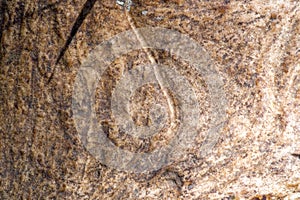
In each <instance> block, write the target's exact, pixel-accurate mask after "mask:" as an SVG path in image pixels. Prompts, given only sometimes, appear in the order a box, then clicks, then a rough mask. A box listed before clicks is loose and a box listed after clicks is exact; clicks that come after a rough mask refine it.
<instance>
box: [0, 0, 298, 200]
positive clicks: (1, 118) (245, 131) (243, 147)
mask: <svg viewBox="0 0 300 200" xmlns="http://www.w3.org/2000/svg"><path fill="white" fill-rule="evenodd" d="M84 3H85V1H82V0H76V1H70V0H65V1H56V0H51V1H44V0H27V1H26V0H20V1H18V0H12V1H5V0H4V1H2V3H1V5H0V22H1V24H0V28H1V29H0V36H1V44H0V63H1V68H0V71H1V73H0V103H1V107H0V133H1V134H0V144H1V145H0V154H1V155H0V156H1V160H0V176H1V179H0V181H1V182H0V199H22V198H23V199H168V198H169V199H221V198H223V199H300V173H299V168H300V159H299V155H300V125H299V124H300V111H299V110H300V62H299V61H300V2H299V1H296V0H294V1H292V0H289V1H271V0H263V1H259V0H252V1H250V0H249V1H248V0H245V1H233V0H225V1H204V0H203V1H202V0H197V1H195V0H167V1H158V0H154V1H145V0H140V1H137V0H136V1H133V5H132V6H131V11H130V13H131V15H132V18H133V20H134V22H135V24H136V26H137V27H144V26H154V27H155V26H160V27H165V28H170V29H174V30H178V31H180V32H181V33H184V34H187V35H189V36H190V37H191V38H193V39H195V40H196V41H197V42H198V43H199V44H201V46H203V47H204V48H205V49H206V51H207V52H208V53H209V54H210V56H211V58H212V59H213V61H214V63H215V65H216V68H217V70H218V72H219V73H220V75H221V76H222V77H223V78H224V83H225V86H224V90H225V92H226V95H227V99H228V107H227V121H226V124H225V126H224V128H223V129H222V131H221V133H220V135H221V137H220V138H219V141H218V143H217V145H216V146H215V147H214V149H213V151H212V153H211V154H210V155H207V157H205V158H202V157H200V156H199V151H197V150H198V148H199V146H201V144H200V143H201V136H199V146H197V145H196V146H195V148H194V149H191V150H190V152H189V153H188V154H187V155H186V157H185V158H183V159H182V160H178V161H176V162H175V163H174V164H172V165H170V166H167V167H164V168H163V169H161V170H159V171H156V172H151V173H148V174H134V173H132V174H129V173H126V172H119V171H117V170H114V169H111V168H109V167H107V166H103V165H101V163H99V162H97V160H95V159H94V158H93V157H92V156H91V155H90V154H89V153H88V152H87V151H86V150H85V149H84V148H83V146H82V145H81V142H80V140H79V138H78V134H77V132H76V129H75V128H74V124H73V120H72V110H71V103H72V89H73V83H74V79H75V76H76V72H77V70H78V69H79V67H80V64H81V63H82V62H83V60H84V58H85V57H86V56H87V55H88V53H89V52H90V51H91V50H92V49H93V48H95V47H96V46H97V45H98V44H99V43H100V42H101V41H104V40H106V39H108V38H110V37H112V36H114V35H116V34H117V33H120V32H122V31H125V30H130V29H131V27H130V25H129V23H128V21H127V18H126V16H125V14H124V11H123V10H122V9H121V7H120V6H117V5H115V2H114V1H110V0H104V1H97V2H96V4H95V6H94V7H93V9H92V10H91V12H90V14H89V15H88V16H87V18H86V19H85V21H84V22H83V24H82V26H81V27H80V29H79V31H78V32H77V34H76V35H75V37H74V38H73V40H72V43H71V44H70V46H69V48H68V49H67V51H66V53H65V55H64V56H63V58H62V59H61V61H60V62H59V64H58V65H56V67H55V62H56V59H57V56H58V55H59V52H60V51H61V48H62V47H63V46H64V44H65V41H66V40H67V38H68V37H69V33H70V31H71V29H72V26H73V23H74V22H75V20H76V18H77V16H78V14H79V12H80V10H81V9H82V7H83V5H84ZM153 54H154V56H155V58H156V59H157V60H159V61H160V62H161V63H163V64H166V63H167V64H168V63H169V64H170V65H171V63H173V64H174V65H176V63H177V66H178V63H180V64H181V65H182V66H183V70H182V73H183V74H184V73H185V72H184V69H186V68H187V69H188V63H181V62H182V61H178V60H177V59H176V58H172V59H170V56H169V55H168V54H167V53H164V52H159V51H156V52H153ZM126 56H127V57H126V58H125V57H124V58H120V59H119V60H117V61H116V62H115V63H114V64H112V66H111V68H110V70H108V72H107V74H106V75H105V77H106V79H105V80H107V83H108V84H107V85H106V86H105V88H100V89H99V90H101V91H102V93H104V94H108V99H109V93H110V91H111V89H112V88H113V86H114V85H115V81H116V80H117V79H118V71H117V70H118V66H119V68H124V67H125V66H127V67H128V65H129V66H135V65H137V64H140V63H145V62H148V61H147V58H146V55H145V53H143V52H139V53H137V52H132V53H131V54H129V55H126ZM128 63H129V64H128ZM115 66H116V67H117V68H114V67H115ZM114 69H116V71H114ZM52 73H53V74H54V75H53V76H51V74H52ZM186 74H187V76H190V79H191V80H195V82H199V84H200V83H201V81H202V82H203V80H201V77H200V78H199V76H196V75H195V74H190V75H189V73H186ZM193 76H194V78H193ZM51 77H52V78H51ZM195 85H197V84H196V83H195ZM202 85H203V87H204V86H205V83H202ZM196 88H197V87H196ZM198 89H199V88H198ZM101 91H99V92H100V93H101ZM103 91H104V92H103ZM105 91H107V93H105ZM203 91H205V87H204V89H202V92H203ZM204 93H205V92H204ZM136 95H137V97H139V96H141V94H139V93H137V94H136ZM147 95H150V96H151V93H150V94H147ZM197 95H198V97H199V101H200V100H201V91H199V93H197ZM205 95H207V94H206V93H205V94H203V96H205ZM150 100H151V98H150ZM202 101H203V102H205V98H203V99H202ZM99 106H100V107H101V105H99ZM106 106H107V105H106ZM208 107H209V106H208ZM208 109H209V108H208ZM104 114H105V113H104ZM203 114H204V115H205V111H204V113H203ZM100 115H101V113H100ZM107 115H109V113H108V114H107ZM143 116H144V113H143ZM140 118H141V119H144V118H143V117H140ZM142 123H144V122H142ZM145 123H146V122H145ZM203 131H205V128H204V129H203ZM111 135H112V136H111V137H112V139H114V140H118V138H119V137H120V136H119V135H117V133H115V132H114V131H112V132H111ZM125 141H126V145H128V146H127V147H125V148H128V149H133V150H137V151H138V150H139V149H143V148H146V149H147V148H149V147H145V146H143V144H139V143H138V142H136V143H134V141H131V140H128V139H127V140H125ZM132 143H134V144H132ZM116 144H117V145H119V146H122V140H118V141H117V142H116Z"/></svg>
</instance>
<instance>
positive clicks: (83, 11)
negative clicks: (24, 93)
mask: <svg viewBox="0 0 300 200" xmlns="http://www.w3.org/2000/svg"><path fill="white" fill-rule="evenodd" d="M95 3H96V0H87V1H86V2H85V4H84V5H83V8H82V9H81V11H80V14H79V15H78V17H77V18H76V21H75V23H74V25H73V27H72V29H71V32H70V34H69V36H68V38H67V40H66V42H65V45H64V46H63V47H62V49H61V50H60V53H59V55H58V57H57V59H56V61H55V65H54V69H53V71H52V73H51V75H50V77H49V79H48V84H49V83H50V81H51V80H52V78H53V76H54V72H55V69H56V66H57V64H58V63H59V62H60V60H61V59H62V57H63V56H64V55H65V53H66V51H67V49H68V48H69V46H70V44H71V42H72V40H73V38H74V36H75V35H76V33H77V32H78V29H79V28H80V26H81V24H82V23H83V21H84V20H85V18H86V16H87V15H88V14H89V13H90V12H91V10H92V8H93V7H94V4H95Z"/></svg>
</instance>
